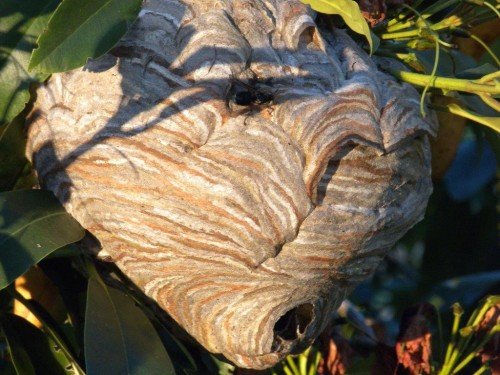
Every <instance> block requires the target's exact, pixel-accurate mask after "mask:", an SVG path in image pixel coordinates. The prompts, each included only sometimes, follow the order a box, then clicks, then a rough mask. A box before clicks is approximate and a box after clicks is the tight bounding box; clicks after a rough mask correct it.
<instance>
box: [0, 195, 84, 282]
mask: <svg viewBox="0 0 500 375" xmlns="http://www.w3.org/2000/svg"><path fill="white" fill-rule="evenodd" d="M84 234H85V231H84V230H83V228H82V227H81V226H80V224H78V222H77V221H76V220H75V219H73V218H72V217H71V216H70V215H69V214H68V213H67V212H66V211H65V210H64V208H63V207H62V206H61V204H60V203H59V202H58V201H57V199H56V198H55V197H54V196H53V195H52V193H50V192H48V191H45V190H18V191H9V192H4V193H0V289H2V288H5V287H6V286H7V285H9V284H10V283H11V282H12V281H13V280H14V279H15V278H17V277H18V276H20V275H22V274H23V273H24V272H26V271H27V270H28V269H29V268H30V267H31V266H33V265H35V264H36V263H38V262H39V261H40V260H42V259H43V258H45V257H46V256H47V255H49V254H50V253H52V252H53V251H54V250H57V249H59V248H60V247H62V246H64V245H67V244H69V243H72V242H76V241H79V240H81V239H82V238H83V236H84Z"/></svg>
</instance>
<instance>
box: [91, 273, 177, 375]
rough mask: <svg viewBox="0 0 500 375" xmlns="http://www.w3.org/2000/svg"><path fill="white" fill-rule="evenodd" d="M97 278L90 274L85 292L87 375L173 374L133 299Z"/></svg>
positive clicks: (163, 351) (163, 350)
mask: <svg viewBox="0 0 500 375" xmlns="http://www.w3.org/2000/svg"><path fill="white" fill-rule="evenodd" d="M97 277H98V276H91V277H90V279H89V286H88V291H87V309H86V312H85V322H86V324H85V331H84V347H85V361H86V369H87V375H102V374H109V375H114V374H117V375H139V374H148V375H169V374H175V371H174V367H173V365H172V362H171V361H170V358H169V356H168V354H167V352H166V351H165V348H164V347H163V344H162V342H161V340H160V338H159V336H158V334H157V333H156V331H155V329H154V327H153V325H152V323H151V322H150V321H149V319H148V318H147V317H146V315H145V314H144V313H143V312H142V310H141V309H139V308H138V307H137V306H136V304H135V302H134V300H133V299H132V298H130V297H129V296H127V295H125V294H123V293H122V292H119V291H118V290H116V289H113V288H108V287H107V286H106V285H104V283H103V282H102V281H101V280H100V279H98V278H97Z"/></svg>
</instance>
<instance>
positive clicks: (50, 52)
mask: <svg viewBox="0 0 500 375" xmlns="http://www.w3.org/2000/svg"><path fill="white" fill-rule="evenodd" d="M141 3H142V1H141V0H86V1H80V0H63V2H62V3H61V4H60V5H59V7H58V8H57V10H56V11H55V12H54V14H53V16H52V17H51V19H50V21H49V24H48V26H47V29H46V30H45V31H44V33H43V34H42V35H40V38H38V40H37V43H38V48H37V49H36V50H35V51H34V52H33V55H32V57H31V61H30V65H29V69H30V70H31V69H34V70H36V71H40V72H45V73H55V72H61V71H66V70H70V69H75V68H78V67H80V66H82V65H84V64H85V63H86V61H87V59H88V58H89V57H99V56H101V55H103V54H105V53H106V52H108V51H109V50H110V49H111V48H112V47H113V46H114V45H115V44H116V43H117V42H118V41H119V40H120V38H121V37H122V36H123V35H124V34H125V32H126V31H127V29H128V27H129V26H130V24H131V23H132V22H133V21H134V20H135V18H136V17H137V14H138V13H139V10H140V8H141Z"/></svg>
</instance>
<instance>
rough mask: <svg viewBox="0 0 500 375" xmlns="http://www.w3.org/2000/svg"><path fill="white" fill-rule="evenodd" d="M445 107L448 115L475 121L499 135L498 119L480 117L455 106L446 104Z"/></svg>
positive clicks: (499, 119)
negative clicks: (451, 114)
mask: <svg viewBox="0 0 500 375" xmlns="http://www.w3.org/2000/svg"><path fill="white" fill-rule="evenodd" d="M446 107H447V109H448V111H449V112H450V113H453V114H455V115H459V116H462V117H465V118H467V119H469V120H472V121H476V122H478V123H480V124H481V125H485V126H487V127H489V128H491V129H493V130H495V131H497V132H499V133H500V117H490V116H482V115H481V114H479V113H476V112H473V111H469V110H466V109H464V108H462V107H460V106H459V105H457V104H448V105H447V106H446Z"/></svg>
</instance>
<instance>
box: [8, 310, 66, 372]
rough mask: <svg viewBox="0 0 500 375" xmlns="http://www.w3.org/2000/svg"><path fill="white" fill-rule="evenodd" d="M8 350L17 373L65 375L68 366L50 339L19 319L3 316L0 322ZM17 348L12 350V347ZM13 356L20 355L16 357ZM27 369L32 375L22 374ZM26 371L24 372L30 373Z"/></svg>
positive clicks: (13, 316)
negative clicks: (10, 352)
mask: <svg viewBox="0 0 500 375" xmlns="http://www.w3.org/2000/svg"><path fill="white" fill-rule="evenodd" d="M0 322H1V324H2V328H3V331H4V333H5V336H6V337H7V341H8V343H9V346H10V348H11V351H12V353H16V356H14V355H12V360H13V362H14V366H15V368H16V371H17V372H18V374H23V375H24V374H25V373H26V374H28V373H29V374H31V373H33V374H36V375H69V374H72V371H71V363H70V362H69V361H68V360H67V358H66V357H65V356H64V354H63V353H62V352H61V350H60V349H58V348H57V345H56V344H55V343H54V341H52V339H51V338H50V337H48V336H47V335H45V333H43V332H42V331H40V330H39V329H38V328H36V327H35V326H34V325H32V324H31V323H28V322H27V321H26V320H24V319H23V318H21V317H19V316H17V315H12V314H7V315H5V316H4V317H2V318H1V319H0ZM14 345H18V346H17V347H16V349H15V350H14V348H13V346H14ZM17 353H19V354H20V353H22V355H21V356H18V355H17ZM28 367H31V369H32V370H33V371H34V372H25V370H26V369H27V368H28ZM31 369H29V370H28V371H31Z"/></svg>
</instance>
